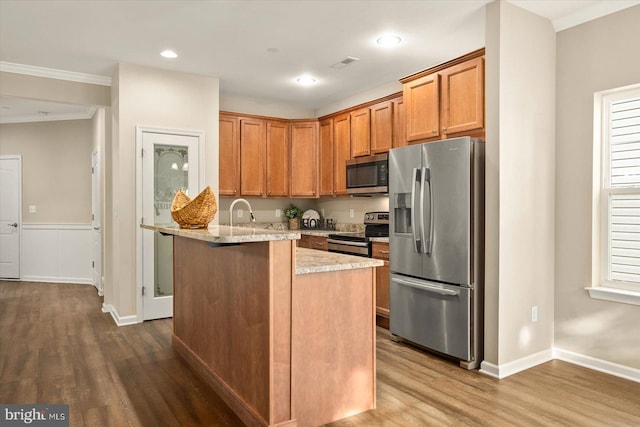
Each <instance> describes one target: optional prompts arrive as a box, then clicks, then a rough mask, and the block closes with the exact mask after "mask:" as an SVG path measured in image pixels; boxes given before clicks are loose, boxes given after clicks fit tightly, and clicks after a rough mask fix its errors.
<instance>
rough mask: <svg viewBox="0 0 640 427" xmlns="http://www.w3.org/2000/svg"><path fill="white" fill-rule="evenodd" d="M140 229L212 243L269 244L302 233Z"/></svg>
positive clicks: (214, 228)
mask: <svg viewBox="0 0 640 427" xmlns="http://www.w3.org/2000/svg"><path fill="white" fill-rule="evenodd" d="M140 227H142V228H144V229H147V230H153V231H159V232H161V233H166V234H172V235H174V236H180V237H187V238H189V239H195V240H203V241H205V242H211V243H249V242H268V241H272V240H297V239H299V238H300V232H298V231H289V230H267V229H262V228H247V227H229V226H228V225H211V226H209V228H199V229H188V228H179V227H178V226H169V227H167V226H158V225H147V224H142V225H140Z"/></svg>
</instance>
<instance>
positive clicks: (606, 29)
mask: <svg viewBox="0 0 640 427" xmlns="http://www.w3.org/2000/svg"><path fill="white" fill-rule="evenodd" d="M639 22H640V6H635V7H632V8H629V9H625V10H624V11H621V12H618V13H615V14H612V15H609V16H605V17H603V18H600V19H597V20H594V21H591V22H587V23H585V24H582V25H579V26H577V27H574V28H570V29H568V30H565V31H562V32H560V33H558V56H557V58H558V59H557V61H558V67H557V87H558V93H557V111H558V114H557V132H556V139H557V148H556V156H557V165H556V186H557V190H556V192H557V193H556V230H557V231H556V237H557V239H556V250H555V252H556V269H555V281H556V289H555V298H556V306H555V320H556V324H555V346H556V347H558V348H560V349H563V350H569V351H573V352H576V353H579V354H583V355H587V356H591V357H595V358H598V359H603V360H607V361H610V362H614V363H619V364H622V365H625V366H629V367H633V368H636V369H640V329H639V328H638V324H640V307H638V306H632V305H625V304H621V303H614V302H606V301H599V300H593V299H591V298H589V295H588V294H587V291H585V290H584V288H585V287H587V286H590V284H591V280H592V277H591V271H592V268H591V267H592V263H591V247H592V238H593V236H592V232H591V221H592V215H593V212H592V205H591V203H592V185H591V183H592V169H593V168H592V164H593V163H592V162H593V103H594V93H595V92H598V91H602V90H607V89H612V88H617V87H621V86H626V85H629V84H633V83H640V55H638V48H637V42H638V40H640V25H638V23H639Z"/></svg>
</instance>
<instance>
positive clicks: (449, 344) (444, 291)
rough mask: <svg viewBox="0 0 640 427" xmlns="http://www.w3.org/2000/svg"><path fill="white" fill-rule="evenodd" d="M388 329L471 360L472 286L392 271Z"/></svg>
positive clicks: (416, 341) (408, 338) (400, 335)
mask: <svg viewBox="0 0 640 427" xmlns="http://www.w3.org/2000/svg"><path fill="white" fill-rule="evenodd" d="M389 286H390V310H389V311H390V314H391V318H390V319H389V320H390V328H389V330H390V332H391V333H392V334H394V335H397V336H399V337H402V338H405V339H407V340H409V341H412V342H414V343H416V344H420V345H422V346H424V347H427V348H430V349H433V350H436V351H439V352H441V353H444V354H448V355H451V356H454V357H456V358H458V359H461V360H466V361H470V360H472V357H473V347H472V345H471V337H472V333H473V331H472V328H471V319H472V312H471V310H472V309H471V307H472V302H473V289H471V288H466V287H460V286H452V285H444V284H442V283H434V282H429V281H426V280H420V279H415V278H411V277H407V276H402V275H398V274H393V273H392V274H391V283H390V284H389Z"/></svg>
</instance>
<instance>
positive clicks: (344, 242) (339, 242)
mask: <svg viewBox="0 0 640 427" xmlns="http://www.w3.org/2000/svg"><path fill="white" fill-rule="evenodd" d="M327 243H335V244H337V245H348V246H358V247H361V248H366V247H367V246H369V244H368V243H366V242H354V241H351V240H334V239H327Z"/></svg>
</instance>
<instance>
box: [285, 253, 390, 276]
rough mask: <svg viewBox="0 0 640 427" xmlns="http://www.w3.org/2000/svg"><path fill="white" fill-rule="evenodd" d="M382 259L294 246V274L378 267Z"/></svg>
mask: <svg viewBox="0 0 640 427" xmlns="http://www.w3.org/2000/svg"><path fill="white" fill-rule="evenodd" d="M383 265H384V261H382V260H379V259H374V258H365V257H360V256H353V255H344V254H339V253H334V252H326V251H318V250H315V249H306V248H296V274H310V273H324V272H327V271H340V270H354V269H357V268H369V267H380V266H383Z"/></svg>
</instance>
